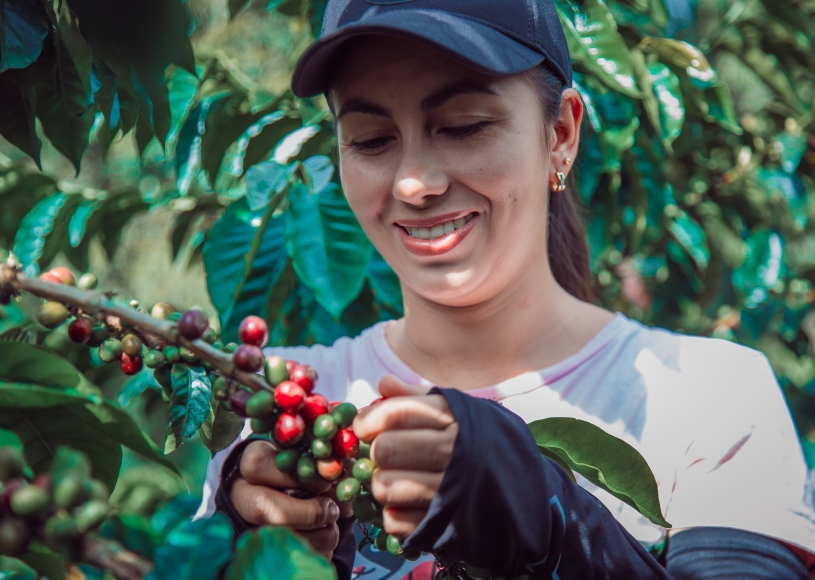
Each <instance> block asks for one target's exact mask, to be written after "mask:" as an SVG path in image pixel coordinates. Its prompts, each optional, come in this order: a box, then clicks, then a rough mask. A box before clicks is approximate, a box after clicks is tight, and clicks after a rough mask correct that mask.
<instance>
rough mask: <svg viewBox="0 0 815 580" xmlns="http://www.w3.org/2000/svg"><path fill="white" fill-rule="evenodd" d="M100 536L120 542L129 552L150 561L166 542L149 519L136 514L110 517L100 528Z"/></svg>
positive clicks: (120, 514) (121, 514) (119, 514)
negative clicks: (156, 549) (157, 548)
mask: <svg viewBox="0 0 815 580" xmlns="http://www.w3.org/2000/svg"><path fill="white" fill-rule="evenodd" d="M99 534H100V535H101V536H104V537H105V538H109V539H111V540H116V541H117V542H120V543H121V544H122V545H123V546H124V547H125V548H127V549H128V550H132V551H134V552H136V553H137V554H141V555H142V556H144V557H145V558H147V559H149V560H152V559H153V553H154V551H155V548H156V546H160V545H161V544H162V543H163V541H164V538H163V535H162V534H160V533H158V532H157V531H156V530H154V529H153V527H152V526H151V525H150V522H149V520H148V519H147V518H145V517H143V516H140V515H134V514H124V513H118V514H116V515H113V516H110V517H109V518H108V519H106V520H105V522H104V523H103V524H102V526H101V527H100V528H99Z"/></svg>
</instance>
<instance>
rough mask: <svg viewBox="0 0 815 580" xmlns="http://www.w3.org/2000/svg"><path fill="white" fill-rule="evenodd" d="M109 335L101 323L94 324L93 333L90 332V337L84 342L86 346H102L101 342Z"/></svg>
mask: <svg viewBox="0 0 815 580" xmlns="http://www.w3.org/2000/svg"><path fill="white" fill-rule="evenodd" d="M109 336H110V334H108V331H107V330H105V327H104V326H101V325H99V326H94V327H93V333H92V334H91V337H90V338H89V339H88V342H86V343H85V344H86V345H87V346H90V347H94V348H95V347H98V346H102V343H103V342H105V341H106V340H107V339H108V337H109Z"/></svg>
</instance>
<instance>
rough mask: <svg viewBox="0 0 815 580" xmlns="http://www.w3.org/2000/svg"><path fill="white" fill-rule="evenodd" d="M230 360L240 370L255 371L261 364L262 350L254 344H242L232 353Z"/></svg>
mask: <svg viewBox="0 0 815 580" xmlns="http://www.w3.org/2000/svg"><path fill="white" fill-rule="evenodd" d="M232 362H234V363H235V366H236V367H238V368H239V369H240V370H242V371H245V372H247V373H256V372H258V371H259V370H260V369H261V367H262V366H263V351H262V350H260V347H257V346H255V345H254V344H242V345H240V346H239V347H238V350H236V351H235V354H233V355H232Z"/></svg>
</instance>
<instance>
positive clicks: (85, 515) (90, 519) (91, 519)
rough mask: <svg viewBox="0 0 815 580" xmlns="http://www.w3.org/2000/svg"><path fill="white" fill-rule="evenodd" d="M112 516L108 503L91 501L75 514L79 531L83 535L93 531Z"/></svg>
mask: <svg viewBox="0 0 815 580" xmlns="http://www.w3.org/2000/svg"><path fill="white" fill-rule="evenodd" d="M109 514H110V507H109V506H108V502H106V501H101V500H91V501H89V502H88V503H86V504H85V505H83V506H82V507H80V508H79V509H78V510H76V513H75V514H74V521H76V527H77V529H78V530H79V531H80V532H82V533H83V534H84V533H85V532H87V531H89V530H92V529H94V528H96V527H98V526H99V525H101V524H102V522H104V521H105V520H106V519H107V517H108V515H109Z"/></svg>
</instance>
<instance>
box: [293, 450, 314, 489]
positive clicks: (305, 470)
mask: <svg viewBox="0 0 815 580" xmlns="http://www.w3.org/2000/svg"><path fill="white" fill-rule="evenodd" d="M297 479H298V480H299V481H300V483H305V484H309V483H314V482H315V481H317V466H316V465H315V464H314V460H313V459H312V458H311V456H310V455H308V454H307V453H303V454H302V455H301V456H300V459H298V460H297Z"/></svg>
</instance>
